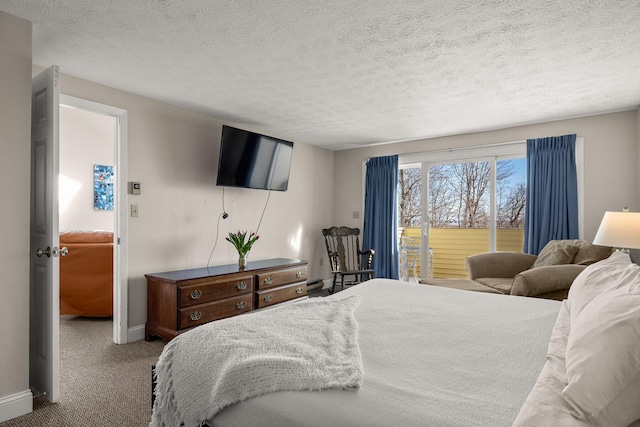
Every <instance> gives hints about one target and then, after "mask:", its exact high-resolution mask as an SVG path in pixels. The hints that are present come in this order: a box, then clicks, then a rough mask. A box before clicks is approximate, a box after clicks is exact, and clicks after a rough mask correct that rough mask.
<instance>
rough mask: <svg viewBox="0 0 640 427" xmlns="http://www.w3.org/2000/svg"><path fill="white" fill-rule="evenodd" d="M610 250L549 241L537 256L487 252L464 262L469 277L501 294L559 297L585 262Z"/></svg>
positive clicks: (586, 263)
mask: <svg viewBox="0 0 640 427" xmlns="http://www.w3.org/2000/svg"><path fill="white" fill-rule="evenodd" d="M612 252H613V248H611V247H608V246H598V245H594V244H592V243H590V242H587V241H585V240H552V241H550V242H549V243H548V244H547V245H546V246H545V247H544V248H543V249H542V251H540V254H539V255H538V256H536V255H530V254H524V253H518V252H490V253H484V254H477V255H472V256H469V257H467V259H466V262H465V265H466V269H467V273H468V274H469V279H471V280H473V281H474V282H476V283H477V284H479V285H481V286H485V287H488V288H491V289H492V290H493V291H497V292H499V293H501V294H507V295H521V296H530V297H539V298H549V299H557V300H562V299H565V298H566V297H567V294H568V293H569V288H570V287H571V284H572V283H573V280H574V279H575V278H576V277H577V276H578V274H580V272H581V271H582V270H584V269H585V268H586V266H587V265H590V264H593V263H595V262H598V261H601V260H603V259H605V258H608V257H609V255H611V253H612Z"/></svg>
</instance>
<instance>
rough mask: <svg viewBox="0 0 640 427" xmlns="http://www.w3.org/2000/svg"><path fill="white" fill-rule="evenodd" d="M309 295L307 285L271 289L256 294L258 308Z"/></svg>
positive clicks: (297, 284)
mask: <svg viewBox="0 0 640 427" xmlns="http://www.w3.org/2000/svg"><path fill="white" fill-rule="evenodd" d="M305 295H307V285H306V283H304V282H302V283H294V284H293V285H287V286H282V287H280V288H271V289H268V290H264V291H258V292H257V293H256V308H263V307H269V306H270V305H274V304H278V303H281V302H284V301H289V300H291V299H295V298H300V297H303V296H305Z"/></svg>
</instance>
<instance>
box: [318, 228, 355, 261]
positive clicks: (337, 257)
mask: <svg viewBox="0 0 640 427" xmlns="http://www.w3.org/2000/svg"><path fill="white" fill-rule="evenodd" d="M322 235H323V236H324V242H325V244H326V246H327V254H328V255H329V260H330V261H331V269H332V270H333V271H354V270H360V269H361V268H360V266H361V251H360V239H359V236H360V229H359V228H349V227H330V228H323V229H322Z"/></svg>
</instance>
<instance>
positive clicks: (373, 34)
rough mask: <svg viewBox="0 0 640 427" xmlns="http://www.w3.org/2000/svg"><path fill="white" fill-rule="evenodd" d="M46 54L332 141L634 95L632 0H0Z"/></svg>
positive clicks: (570, 109) (636, 13)
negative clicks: (29, 25) (26, 25)
mask: <svg viewBox="0 0 640 427" xmlns="http://www.w3.org/2000/svg"><path fill="white" fill-rule="evenodd" d="M0 10H3V11H5V12H8V13H10V14H12V15H16V16H19V17H22V18H25V19H28V20H30V21H32V22H33V31H34V34H33V45H34V46H33V58H34V63H36V64H38V65H41V66H45V67H46V66H49V65H51V64H57V65H59V66H60V70H61V72H63V73H65V74H70V75H73V76H77V77H81V78H84V79H87V80H91V81H94V82H98V83H101V84H104V85H107V86H111V87H115V88H118V89H122V90H125V91H128V92H132V93H136V94H140V95H144V96H147V97H149V98H154V99H158V100H161V101H165V102H168V103H172V104H175V105H178V106H182V107H185V108H188V109H192V110H196V111H201V112H205V113H208V114H211V115H214V116H216V117H218V118H220V119H221V120H223V121H224V122H225V123H227V124H232V125H236V126H239V127H244V128H247V129H251V130H255V131H258V132H262V133H265V134H268V135H272V136H276V137H280V138H283V139H288V140H292V141H300V142H306V143H310V144H314V145H318V146H321V147H325V148H329V149H342V148H352V147H356V146H363V145H368V144H376V143H383V142H393V141H402V140H411V139H421V138H428V137H434V136H443V135H452V134H460V133H467V132H474V131H483V130H491V129H497V128H504V127H510V126H514V125H519V124H527V123H536V122H544V121H549V120H555V119H562V118H569V117H578V116H585V115H591V114H598V113H604V112H610V111H619V110H627V109H631V108H636V107H637V106H638V105H639V104H640V2H639V1H638V0H600V1H596V0H591V1H590V0H580V1H578V0H562V1H557V0H546V1H545V0H520V1H515V0H493V1H481V0H471V1H470V0H467V1H452V0H433V1H428V0H395V1H393V0H385V1H380V0H322V1H319V0H271V1H264V0H241V1H233V0H222V1H220V0H216V1H213V0H95V1H90V0H0Z"/></svg>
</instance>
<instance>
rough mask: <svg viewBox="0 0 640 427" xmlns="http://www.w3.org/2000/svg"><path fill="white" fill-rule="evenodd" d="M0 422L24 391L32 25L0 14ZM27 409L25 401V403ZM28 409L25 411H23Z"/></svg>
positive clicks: (26, 383) (26, 370)
mask: <svg viewBox="0 0 640 427" xmlns="http://www.w3.org/2000/svg"><path fill="white" fill-rule="evenodd" d="M0 76H2V78H0V152H1V153H2V154H0V200H2V207H1V208H0V236H2V245H0V325H2V332H0V421H2V420H3V419H6V417H7V416H16V415H20V414H19V413H18V414H15V413H11V414H9V413H8V409H7V408H10V407H13V405H12V404H11V403H10V400H11V397H12V396H13V397H15V395H17V394H19V393H25V392H27V393H28V391H29V203H30V201H29V199H30V198H29V194H30V187H29V182H30V153H31V148H30V147H31V144H30V135H31V107H30V106H31V100H30V98H31V95H30V94H31V23H30V22H28V21H25V20H22V19H19V18H16V17H13V16H11V15H8V14H6V13H4V12H1V11H0ZM28 403H30V401H28ZM28 410H30V408H27V411H28Z"/></svg>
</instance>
